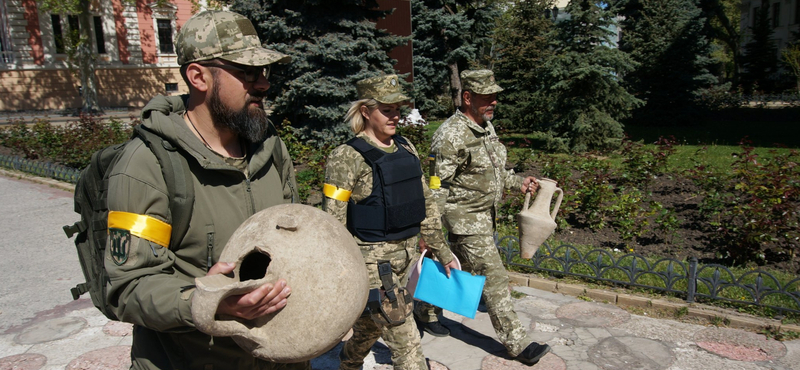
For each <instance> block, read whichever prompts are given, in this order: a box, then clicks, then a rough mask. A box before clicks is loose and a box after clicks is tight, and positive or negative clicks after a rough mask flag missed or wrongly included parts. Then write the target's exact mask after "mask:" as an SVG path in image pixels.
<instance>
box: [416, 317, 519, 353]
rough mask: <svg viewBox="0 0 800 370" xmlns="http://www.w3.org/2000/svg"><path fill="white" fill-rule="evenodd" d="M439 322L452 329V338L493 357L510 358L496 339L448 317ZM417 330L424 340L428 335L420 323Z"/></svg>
mask: <svg viewBox="0 0 800 370" xmlns="http://www.w3.org/2000/svg"><path fill="white" fill-rule="evenodd" d="M439 322H440V323H441V324H442V325H444V326H445V327H447V328H448V329H450V338H453V339H455V340H460V341H462V342H464V343H465V344H467V345H470V346H472V347H476V348H479V349H481V350H483V351H484V352H486V353H488V354H491V355H495V356H498V357H504V358H505V357H507V356H508V351H507V350H506V347H505V346H504V345H503V344H502V343H500V342H499V341H497V339H495V338H492V337H490V336H488V335H485V334H483V333H481V332H478V331H475V330H473V329H470V328H468V327H467V326H465V325H462V324H461V323H460V322H458V321H454V320H451V319H448V318H446V317H440V318H439ZM417 330H419V333H420V337H423V338H424V337H425V335H428V334H427V333H425V332H424V331H423V330H422V326H421V325H420V323H419V322H417ZM443 338H447V337H443Z"/></svg>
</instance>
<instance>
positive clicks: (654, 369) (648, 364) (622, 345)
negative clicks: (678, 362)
mask: <svg viewBox="0 0 800 370" xmlns="http://www.w3.org/2000/svg"><path fill="white" fill-rule="evenodd" d="M588 353H589V359H590V361H591V362H592V363H594V364H595V365H597V366H598V367H599V368H601V369H608V370H626V369H650V370H659V369H667V368H668V367H669V365H670V364H671V363H672V362H673V356H672V352H671V351H670V349H669V348H668V347H667V346H665V345H664V344H663V343H661V342H658V341H654V340H650V339H645V338H637V337H610V338H606V339H603V340H601V341H600V342H599V343H597V344H596V345H594V346H592V347H590V348H589V351H588Z"/></svg>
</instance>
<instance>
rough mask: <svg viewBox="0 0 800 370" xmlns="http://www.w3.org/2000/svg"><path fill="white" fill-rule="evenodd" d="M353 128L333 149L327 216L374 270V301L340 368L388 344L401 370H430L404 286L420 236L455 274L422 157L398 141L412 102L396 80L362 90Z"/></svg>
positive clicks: (361, 84)
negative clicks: (346, 232) (348, 137)
mask: <svg viewBox="0 0 800 370" xmlns="http://www.w3.org/2000/svg"><path fill="white" fill-rule="evenodd" d="M356 88H357V91H358V99H359V100H358V101H356V102H353V103H352V105H351V106H350V109H349V110H348V112H347V115H346V121H347V122H349V124H350V128H351V129H352V130H353V133H355V134H356V137H355V138H353V139H351V140H349V141H348V142H347V143H346V144H342V145H340V146H339V147H337V148H336V149H334V150H333V151H332V152H331V154H330V156H329V157H328V164H327V166H326V168H325V185H324V189H323V193H324V194H325V197H324V198H323V203H322V207H323V209H324V210H325V211H326V212H328V213H330V214H332V215H334V216H335V217H336V218H338V219H339V220H340V221H341V222H342V223H343V224H345V225H347V228H348V230H349V231H350V232H351V233H352V234H353V237H354V238H355V239H356V241H357V242H358V244H359V245H360V246H361V252H362V254H363V256H364V262H365V263H366V265H367V271H368V272H369V280H370V288H371V291H370V301H369V302H368V303H367V307H368V308H369V309H368V310H365V315H362V317H361V318H359V319H358V321H356V323H355V325H354V326H353V336H352V337H351V338H350V339H349V340H348V341H347V342H346V343H345V344H344V347H343V348H342V352H341V353H340V354H339V358H340V359H341V362H340V365H339V369H360V368H361V366H362V364H363V363H364V358H365V357H366V356H367V355H368V354H369V351H370V348H372V345H373V344H374V343H375V342H376V341H377V340H378V338H383V340H384V342H385V343H386V345H387V346H388V347H389V349H390V350H391V352H392V363H393V366H394V368H395V369H418V370H422V369H428V366H427V363H426V361H425V357H424V355H423V354H422V348H421V346H420V334H419V331H417V327H416V325H415V323H414V320H413V319H412V310H413V308H412V307H413V300H412V298H411V297H410V296H409V295H408V293H407V292H406V291H405V289H404V288H402V286H403V285H404V283H405V281H407V279H408V277H407V276H406V275H407V274H408V272H409V271H410V270H411V267H412V264H413V263H414V262H415V261H416V260H417V259H419V252H418V250H417V240H418V239H417V235H418V234H421V235H422V238H423V239H424V240H425V241H426V242H427V244H428V245H429V246H430V249H431V250H432V251H433V253H434V255H435V256H436V258H438V260H439V261H441V262H442V263H443V264H444V266H445V270H446V271H447V274H448V275H449V274H450V268H455V266H456V262H455V261H454V260H453V257H452V254H451V252H450V249H449V248H448V247H447V244H446V243H445V241H444V235H443V234H442V227H441V221H440V215H439V212H438V210H437V209H436V204H435V203H434V201H433V194H432V193H431V192H430V190H429V189H428V186H427V184H426V181H425V178H424V177H423V175H422V170H421V167H420V162H419V157H418V155H417V151H416V149H415V148H414V145H412V144H411V143H410V142H408V140H406V139H405V138H403V137H401V136H399V135H397V133H396V130H397V125H398V123H399V121H400V107H401V104H402V103H405V102H406V101H408V100H409V98H408V97H407V96H406V95H405V93H404V92H403V89H402V87H401V86H400V81H399V79H398V77H397V76H396V75H387V76H379V77H373V78H368V79H365V80H361V81H358V82H357V84H356Z"/></svg>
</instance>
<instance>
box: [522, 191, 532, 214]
mask: <svg viewBox="0 0 800 370" xmlns="http://www.w3.org/2000/svg"><path fill="white" fill-rule="evenodd" d="M530 202H531V192H529V191H527V192H525V204H523V205H522V211H523V212H524V211H527V210H528V204H529V203H530Z"/></svg>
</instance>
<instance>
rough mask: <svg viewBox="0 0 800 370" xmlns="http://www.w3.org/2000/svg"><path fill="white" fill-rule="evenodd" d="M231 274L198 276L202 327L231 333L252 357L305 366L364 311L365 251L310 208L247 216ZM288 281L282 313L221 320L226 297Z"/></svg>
mask: <svg viewBox="0 0 800 370" xmlns="http://www.w3.org/2000/svg"><path fill="white" fill-rule="evenodd" d="M220 262H234V263H236V267H235V269H234V271H233V272H232V273H231V274H228V275H222V274H219V275H210V276H205V277H200V278H197V279H195V283H196V285H197V291H196V292H195V293H194V297H193V298H192V316H193V318H194V323H195V325H196V326H197V328H198V329H199V330H200V331H202V332H204V333H206V334H210V335H212V336H227V337H232V338H233V340H234V341H235V342H236V343H237V344H238V345H239V346H240V347H242V348H243V349H245V350H246V351H248V352H250V353H251V354H252V355H253V356H255V357H258V358H262V359H264V360H268V361H272V362H284V363H286V362H300V361H305V360H309V359H312V358H314V357H317V356H319V355H322V354H324V353H325V352H327V351H328V350H330V349H331V348H333V347H334V346H335V345H336V344H338V343H340V342H341V340H342V338H343V337H344V336H345V334H347V332H348V331H349V330H350V328H351V327H353V324H354V323H355V322H356V319H358V317H359V316H360V315H361V313H362V312H363V311H364V307H365V306H366V303H367V295H368V292H369V281H368V277H367V268H366V266H365V264H364V259H363V257H362V256H361V250H360V249H359V247H358V244H356V242H355V239H353V236H352V235H351V234H350V232H348V231H347V229H346V228H345V226H344V225H342V223H341V222H339V221H338V220H337V219H336V218H335V217H333V216H331V215H329V214H327V213H325V212H323V211H321V210H319V209H317V208H314V207H310V206H304V205H300V204H283V205H278V206H274V207H270V208H267V209H265V210H263V211H261V212H258V213H256V214H255V215H253V216H252V217H250V218H249V219H247V220H246V221H245V222H244V223H243V224H242V225H241V226H240V227H239V228H238V229H237V230H236V231H235V232H234V234H233V236H231V238H230V240H229V241H228V244H227V245H226V246H225V249H223V250H222V255H221V256H220ZM278 279H285V280H286V283H287V284H288V285H289V287H291V289H292V293H291V295H290V296H289V298H288V299H287V304H286V306H285V307H284V308H282V309H281V310H279V311H277V312H275V313H272V314H269V315H266V316H262V317H259V318H256V319H254V320H244V319H240V318H234V317H227V316H222V315H216V311H217V307H218V306H219V303H220V301H221V300H222V299H224V298H225V297H228V296H230V295H238V294H244V293H247V292H250V291H252V290H254V289H255V288H256V287H258V286H261V285H262V284H264V283H273V282H275V281H276V280H278Z"/></svg>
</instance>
